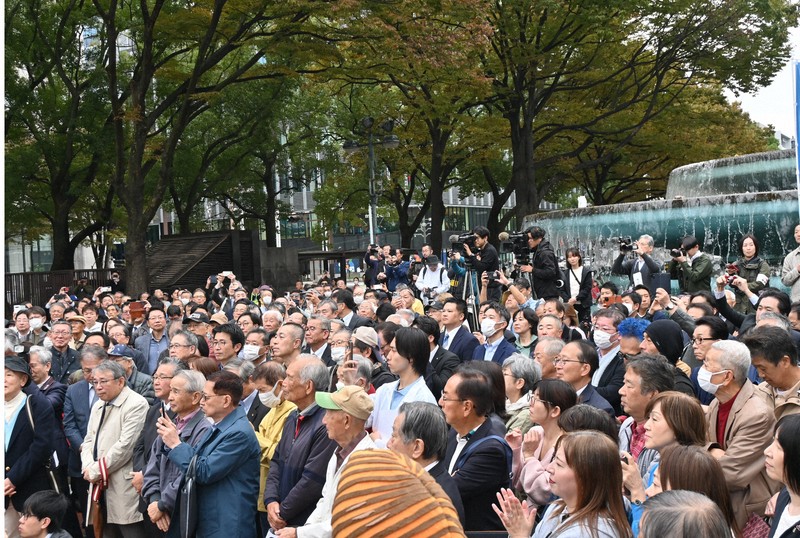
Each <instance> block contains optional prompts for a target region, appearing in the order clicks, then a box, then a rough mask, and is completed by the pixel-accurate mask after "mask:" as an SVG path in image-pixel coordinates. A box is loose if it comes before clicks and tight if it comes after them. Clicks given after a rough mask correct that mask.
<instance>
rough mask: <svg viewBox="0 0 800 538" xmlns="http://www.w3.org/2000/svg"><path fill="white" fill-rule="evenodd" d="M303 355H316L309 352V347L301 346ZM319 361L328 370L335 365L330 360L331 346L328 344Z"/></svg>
mask: <svg viewBox="0 0 800 538" xmlns="http://www.w3.org/2000/svg"><path fill="white" fill-rule="evenodd" d="M303 353H311V354H312V355H316V353H314V352H313V351H312V350H311V346H308V345H306V346H303ZM320 359H321V360H322V362H324V363H325V366H327V367H329V368H330V367H331V366H333V365H334V364H335V362H334V361H333V359H332V358H331V345H330V344H325V351H323V352H322V356H320Z"/></svg>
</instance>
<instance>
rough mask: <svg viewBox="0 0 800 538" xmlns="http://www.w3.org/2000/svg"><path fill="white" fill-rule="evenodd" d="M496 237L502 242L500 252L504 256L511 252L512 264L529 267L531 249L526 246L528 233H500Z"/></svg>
mask: <svg viewBox="0 0 800 538" xmlns="http://www.w3.org/2000/svg"><path fill="white" fill-rule="evenodd" d="M498 237H499V239H500V241H502V244H501V246H500V251H501V252H503V253H504V254H506V253H509V252H513V253H514V263H515V264H517V265H530V262H531V247H529V246H528V232H526V231H523V232H511V233H508V232H502V233H500V234H499V236H498Z"/></svg>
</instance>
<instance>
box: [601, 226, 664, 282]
mask: <svg viewBox="0 0 800 538" xmlns="http://www.w3.org/2000/svg"><path fill="white" fill-rule="evenodd" d="M653 244H654V243H653V237H652V236H650V235H642V236H641V237H639V239H638V240H637V241H636V243H635V245H634V244H631V243H630V242H624V241H620V243H619V256H617V259H616V260H614V265H612V266H611V274H614V275H628V278H629V279H630V282H631V285H630V287H631V288H634V287H635V286H640V285H645V286H647V287H648V288H649V287H650V281H651V280H652V275H653V274H654V273H659V272H661V268H660V266H659V265H660V264H659V263H658V262H657V261H656V260H654V259H653V258H651V257H650V255H651V254H652V253H653ZM628 252H633V253H634V254H636V256H635V259H631V260H625V255H626V254H627V253H628Z"/></svg>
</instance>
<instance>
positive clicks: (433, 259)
mask: <svg viewBox="0 0 800 538" xmlns="http://www.w3.org/2000/svg"><path fill="white" fill-rule="evenodd" d="M425 265H439V256H437V255H436V254H431V255H430V256H428V257H427V258H425Z"/></svg>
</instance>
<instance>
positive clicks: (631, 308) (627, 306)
mask: <svg viewBox="0 0 800 538" xmlns="http://www.w3.org/2000/svg"><path fill="white" fill-rule="evenodd" d="M622 306H624V307H625V310H627V311H628V315H630V314H631V312H633V305H632V304H631V303H622Z"/></svg>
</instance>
